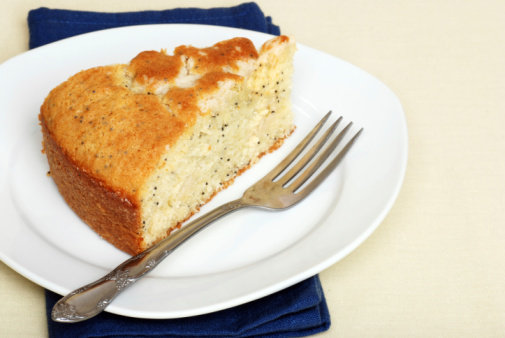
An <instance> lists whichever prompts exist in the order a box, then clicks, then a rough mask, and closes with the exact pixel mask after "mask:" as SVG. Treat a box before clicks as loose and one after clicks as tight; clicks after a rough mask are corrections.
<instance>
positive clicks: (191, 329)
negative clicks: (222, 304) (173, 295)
mask: <svg viewBox="0 0 505 338" xmlns="http://www.w3.org/2000/svg"><path fill="white" fill-rule="evenodd" d="M60 298H61V296H59V295H57V294H55V293H52V292H50V291H46V306H47V317H48V318H50V317H51V310H52V307H53V305H54V304H55V303H56V301H58V299H60ZM329 326H330V318H329V314H328V308H327V306H326V301H325V299H324V294H323V291H322V288H321V283H320V282H319V278H318V277H317V276H315V277H312V278H309V279H307V280H305V281H303V282H300V283H298V284H296V285H294V286H291V287H289V288H287V289H284V290H282V291H279V292H277V293H274V294H272V295H270V296H266V297H264V298H261V299H258V300H255V301H252V302H250V303H247V304H243V305H239V306H236V307H234V308H230V309H226V310H222V311H218V312H213V313H209V314H205V315H200V316H195V317H187V318H176V319H161V320H160V319H138V318H126V317H122V316H118V315H114V314H111V313H107V312H104V313H101V314H100V315H98V316H97V317H94V318H91V319H89V320H87V321H84V322H79V323H73V324H68V323H57V322H54V321H52V320H50V319H48V329H49V336H50V337H58V338H66V337H68V338H79V337H97V338H98V337H107V338H115V337H118V338H119V337H223V338H224V337H303V336H308V335H311V334H316V333H319V332H322V331H325V330H327V329H328V328H329Z"/></svg>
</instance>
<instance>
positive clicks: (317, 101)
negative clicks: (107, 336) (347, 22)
mask: <svg viewBox="0 0 505 338" xmlns="http://www.w3.org/2000/svg"><path fill="white" fill-rule="evenodd" d="M235 36H245V37H248V38H250V39H251V40H253V42H254V43H255V44H256V45H257V46H258V47H259V46H260V45H261V44H262V43H263V42H264V41H266V40H267V39H269V38H270V36H269V35H266V34H261V33H256V32H252V31H246V30H238V29H230V28H223V27H212V26H198V25H150V26H136V27H129V28H120V29H112V30H107V31H101V32H97V33H91V34H86V35H82V36H78V37H74V38H71V39H67V40H64V41H60V42H57V43H54V44H51V45H48V46H44V47H41V48H38V49H35V50H32V51H29V52H26V53H23V54H21V55H19V56H17V57H15V58H13V59H11V60H8V61H7V62H5V63H4V64H2V65H1V66H0V79H2V81H1V82H0V208H1V215H2V220H1V225H0V232H1V233H2V236H0V258H1V259H2V261H3V262H5V264H7V265H9V266H10V267H11V268H13V269H14V270H16V271H18V272H19V273H20V274H22V275H24V276H25V277H26V278H28V279H30V280H32V281H34V282H35V283H37V284H39V285H41V286H43V287H45V288H47V289H50V290H52V291H55V292H57V293H59V294H62V295H63V294H67V293H68V292H70V291H72V290H74V289H76V288H77V287H80V286H82V285H83V284H87V283H89V282H91V281H94V280H95V279H97V278H99V277H101V276H102V275H104V274H106V273H107V272H108V271H109V270H111V269H112V268H114V267H115V266H116V265H118V264H119V263H121V262H122V261H123V260H125V259H126V258H127V255H126V254H124V253H122V252H120V251H118V250H117V249H115V248H114V247H112V246H111V245H109V244H108V243H106V242H105V241H103V240H102V239H100V238H99V237H98V236H97V235H96V234H95V233H94V232H93V231H91V230H90V229H89V228H88V227H87V226H86V225H85V224H84V223H83V222H82V221H81V220H80V219H79V218H77V217H76V216H75V214H74V213H73V212H72V211H71V210H70V209H69V208H68V207H67V205H66V204H65V202H64V201H63V199H62V198H61V196H60V195H59V193H58V191H57V189H56V187H55V185H54V183H53V181H52V179H51V178H50V177H48V176H47V175H46V172H47V171H48V165H47V162H46V158H45V156H44V155H43V154H41V133H40V127H39V125H38V112H39V108H40V105H41V104H42V102H43V100H44V98H45V96H46V95H47V94H48V92H49V91H50V90H51V89H52V88H53V87H55V86H56V85H58V84H59V83H61V82H62V81H64V80H65V79H67V78H68V77H69V76H70V75H72V74H74V73H76V72H78V71H80V70H82V69H86V68H89V67H93V66H98V65H105V64H110V63H119V62H121V63H126V62H128V61H129V60H130V59H131V58H132V57H134V56H135V55H136V54H137V53H138V52H140V51H142V50H150V49H154V50H160V49H162V48H166V49H167V50H168V51H169V52H170V51H171V50H172V48H173V47H175V46H178V45H181V44H192V45H195V46H199V47H204V46H209V45H212V44H214V43H215V42H217V41H220V40H223V39H228V38H232V37H235ZM295 69H296V74H295V77H294V89H293V104H294V111H295V115H296V124H297V127H298V128H297V130H296V132H295V133H294V134H293V135H292V137H291V138H289V139H288V141H287V142H286V143H285V145H284V146H283V147H282V148H281V149H279V150H278V151H277V152H275V153H273V154H270V155H268V156H265V157H264V158H263V159H262V160H261V161H260V163H258V164H257V165H256V166H255V167H253V168H252V169H250V170H249V171H248V172H246V173H245V174H244V175H242V176H240V177H239V178H238V179H237V180H236V181H235V183H234V184H233V185H232V186H231V187H230V188H228V189H227V190H226V191H224V192H222V193H220V194H219V195H218V196H217V197H216V198H214V199H213V200H212V201H211V202H210V203H209V204H207V205H206V206H205V207H204V208H203V210H202V212H205V211H208V210H210V209H211V208H214V207H215V206H217V205H219V204H221V203H224V202H225V201H229V200H231V199H234V198H238V197H240V196H241V194H242V192H243V191H244V190H245V189H246V188H247V187H248V186H249V185H250V184H251V183H253V182H255V181H256V180H257V179H259V178H260V177H262V176H263V175H264V174H265V173H266V172H268V171H269V170H270V169H271V168H272V167H273V166H275V165H276V163H278V162H279V161H280V160H281V159H282V158H283V157H284V156H285V155H286V154H287V153H288V152H289V150H290V149H292V148H293V147H294V146H295V144H297V143H298V142H299V140H301V138H302V137H303V136H304V134H305V133H306V132H307V131H308V130H310V129H311V128H312V125H314V124H315V123H316V121H318V120H319V119H320V118H321V117H322V116H323V115H324V114H325V113H326V112H327V111H329V110H333V111H334V112H335V115H336V116H335V117H334V119H336V117H337V116H338V115H343V116H344V122H349V121H353V122H354V127H353V129H352V130H351V132H352V133H354V132H356V131H357V130H358V129H359V127H364V129H365V131H364V133H363V134H362V136H361V137H360V139H359V140H358V142H357V143H356V145H355V147H354V148H353V149H352V151H351V152H350V153H349V155H348V156H347V157H346V158H345V160H344V162H343V164H342V165H341V166H340V167H339V168H338V169H337V170H336V171H335V172H334V173H333V174H332V175H331V176H330V178H329V179H328V180H327V181H326V182H325V183H324V185H323V186H321V187H320V188H319V189H318V190H317V191H316V192H315V193H314V194H312V195H311V196H310V197H309V198H308V199H306V200H305V201H303V202H302V203H301V204H299V205H298V206H296V207H295V208H291V209H289V210H287V211H282V212H268V211H260V210H254V209H245V210H241V211H238V212H236V213H234V214H232V215H229V216H227V217H225V218H223V219H222V220H220V221H219V222H217V223H216V224H214V225H212V226H211V227H209V228H207V229H206V230H204V231H202V232H201V233H199V234H198V235H197V236H195V237H194V238H193V239H191V241H189V242H188V243H186V244H184V245H183V246H182V247H181V248H180V249H178V250H177V251H176V252H175V253H173V254H172V256H170V257H169V258H168V259H166V260H165V261H164V262H163V263H162V264H161V265H160V266H159V267H158V268H157V269H156V270H155V271H153V273H152V274H150V275H149V276H148V277H146V278H144V279H143V280H141V281H140V282H139V283H138V284H136V285H135V286H133V287H132V288H130V289H128V290H126V291H125V293H123V294H122V295H121V296H119V297H118V298H117V299H116V301H114V303H113V304H112V305H110V306H109V307H108V311H110V312H112V313H116V314H122V315H125V316H132V317H141V318H176V317H184V316H192V315H198V314H203V313H208V312H212V311H217V310H220V309H225V308H229V307H232V306H235V305H239V304H242V303H245V302H248V301H251V300H254V299H257V298H260V297H262V296H266V295H268V294H271V293H273V292H276V291H278V290H281V289H283V288H286V287H288V286H290V285H293V284H295V283H297V282H299V281H302V280H304V279H306V278H308V277H311V276H313V275H314V274H317V273H319V272H320V271H322V270H324V269H326V268H328V267H329V266H331V265H332V264H335V263H336V262H337V261H339V260H340V259H342V258H343V257H344V256H345V255H347V254H348V253H349V252H351V251H352V250H353V249H355V248H356V247H357V246H358V245H359V244H361V243H362V242H363V241H364V240H365V239H366V238H367V237H368V236H369V235H370V234H371V233H372V232H373V231H374V230H375V229H376V227H377V226H378V225H379V224H380V222H381V221H382V220H383V218H384V217H385V215H386V214H387V212H388V211H389V210H390V208H391V207H392V205H393V203H394V201H395V199H396V197H397V195H398V192H399V190H400V186H401V184H402V181H403V177H404V174H405V170H406V163H407V149H408V142H407V129H406V123H405V117H404V113H403V110H402V107H401V104H400V102H399V101H398V99H397V97H396V96H395V95H394V94H393V93H392V92H391V91H390V90H389V89H388V88H387V87H386V86H385V85H384V84H382V83H381V82H380V81H378V80H377V79H375V78H374V77H372V76H370V75H369V74H367V73H366V72H364V71H362V70H360V69H358V68H356V67H354V66H352V65H350V64H349V63H346V62H344V61H342V60H339V59H337V58H335V57H333V56H330V55H327V54H324V53H322V52H319V51H316V50H314V49H311V48H309V47H306V46H302V45H299V46H298V52H297V54H296V57H295ZM349 135H350V134H349ZM349 137H350V136H349Z"/></svg>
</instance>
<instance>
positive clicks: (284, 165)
mask: <svg viewBox="0 0 505 338" xmlns="http://www.w3.org/2000/svg"><path fill="white" fill-rule="evenodd" d="M330 114H331V112H329V113H328V114H326V115H325V116H324V117H323V119H322V120H321V121H320V122H319V123H318V124H317V125H316V126H315V127H314V129H312V131H311V132H310V133H309V134H308V135H307V136H306V137H305V138H304V139H303V140H302V142H300V144H298V146H297V147H296V148H295V149H294V150H293V151H292V152H291V153H290V154H289V155H288V156H287V157H286V158H285V159H284V160H283V161H282V162H281V163H280V164H279V165H278V166H277V167H275V168H274V169H273V170H272V171H271V172H270V173H268V174H267V175H266V176H265V177H263V178H262V179H260V180H259V181H258V182H256V183H255V184H254V185H252V186H251V187H250V188H249V189H247V190H246V191H245V193H244V195H243V196H242V197H241V198H239V199H237V200H234V201H231V202H228V203H225V204H223V205H221V206H220V207H217V208H216V209H214V210H212V211H210V212H208V213H207V214H205V215H203V216H201V217H200V218H198V219H196V220H194V221H192V222H190V223H188V224H187V225H184V226H183V227H182V228H181V229H179V230H178V231H175V232H174V233H173V234H172V235H170V236H169V237H167V238H166V239H165V240H163V241H161V242H159V243H158V244H157V245H155V246H153V247H151V248H150V249H148V250H146V251H144V252H141V253H140V254H138V255H136V256H134V257H132V258H130V259H128V260H127V261H125V262H123V263H122V264H120V265H119V266H118V267H117V268H115V269H114V270H113V271H112V272H110V273H108V274H107V275H106V276H104V277H102V278H100V279H99V280H97V281H95V282H93V283H91V284H88V285H86V286H83V287H81V288H79V289H77V290H75V291H73V292H71V293H69V294H68V295H67V296H65V297H63V298H62V299H60V300H59V301H58V302H57V303H56V304H55V306H54V307H53V310H52V313H51V317H52V319H53V320H55V321H57V322H67V323H72V322H80V321H83V320H86V319H89V318H92V317H94V316H96V315H97V314H99V313H100V312H102V311H103V310H104V309H105V308H106V307H107V306H108V305H109V304H110V303H111V302H112V300H113V299H114V298H115V297H116V296H117V295H119V294H120V293H121V292H122V291H123V290H125V289H126V288H127V287H129V286H131V285H132V284H134V283H135V282H136V281H138V280H139V279H141V278H142V277H143V276H144V275H145V274H147V273H148V272H150V271H152V270H153V269H154V268H155V267H156V266H157V265H158V264H159V263H160V262H161V261H162V260H163V259H165V258H166V257H167V256H168V255H169V254H170V253H172V252H173V251H174V250H175V249H176V248H177V247H178V246H179V245H180V244H182V243H183V242H185V241H186V240H188V239H189V238H190V237H191V236H193V235H194V234H196V233H197V232H198V231H200V230H201V229H203V228H204V227H205V226H207V225H208V224H210V223H212V222H213V221H215V220H217V219H218V218H220V217H222V216H224V215H227V214H229V213H230V212H232V211H235V210H238V209H241V208H244V207H260V208H267V209H285V208H288V207H291V206H293V205H295V204H297V203H298V202H300V201H301V200H302V199H304V198H305V197H307V195H309V194H310V193H311V192H312V191H314V189H315V188H316V187H317V186H318V185H319V184H320V183H321V182H323V181H324V180H325V179H326V177H328V175H329V174H330V173H331V172H332V171H333V170H334V169H335V168H336V167H337V166H338V165H339V164H340V162H341V161H342V159H343V157H344V156H345V155H346V154H347V153H348V151H349V149H351V147H352V145H353V144H354V143H355V141H356V139H357V138H358V137H359V135H360V134H361V132H362V131H363V128H362V129H360V130H359V131H358V132H357V133H356V134H355V135H354V136H353V137H352V138H351V140H350V141H349V142H348V143H347V144H346V145H345V146H344V147H343V148H342V150H341V151H340V152H339V153H338V154H337V155H336V156H335V157H334V158H333V159H332V160H331V162H330V163H329V164H328V165H326V166H325V167H324V169H322V170H321V171H320V172H319V173H318V174H317V175H316V177H315V178H313V179H312V180H311V181H309V182H307V181H308V179H309V178H311V176H313V175H314V173H316V171H318V169H319V168H320V167H321V166H322V165H323V163H324V162H325V161H326V160H327V159H328V157H329V156H330V155H331V154H332V152H333V151H334V150H335V148H337V146H338V145H339V143H340V141H341V140H342V139H343V138H344V136H345V134H346V133H347V131H348V130H349V129H350V128H351V125H352V122H351V123H349V124H348V125H347V126H346V127H345V128H344V129H343V130H342V131H341V132H340V133H339V134H338V135H337V136H336V137H335V138H334V139H333V140H332V141H331V142H330V144H329V145H328V146H327V147H326V148H325V149H324V150H323V151H322V153H321V154H320V155H319V156H318V157H317V158H315V159H314V157H315V156H316V155H317V153H318V152H319V151H320V150H321V149H322V148H323V146H324V145H325V144H326V143H327V142H328V140H329V139H330V137H331V135H332V134H333V133H334V131H335V130H336V129H337V126H338V124H339V123H340V121H341V120H342V117H340V118H339V119H338V120H337V121H336V122H335V123H334V124H333V125H331V126H330V127H329V128H328V129H327V130H326V132H325V133H324V134H323V135H322V137H321V138H320V139H319V140H317V142H316V143H315V144H314V145H313V146H312V148H311V149H310V150H308V151H307V152H306V153H305V155H304V156H303V157H302V159H301V160H300V161H298V162H297V163H294V160H295V159H296V158H297V157H298V156H299V155H300V154H301V153H302V152H303V151H304V150H305V148H306V147H307V145H308V144H309V143H310V142H311V141H312V139H313V138H314V136H315V135H316V134H317V133H318V132H319V131H320V130H321V128H322V126H323V125H324V124H325V122H326V121H327V120H328V119H329V117H330ZM313 159H314V160H313ZM312 160H313V161H312ZM311 161H312V162H311ZM291 164H294V165H293V166H292V167H290V165H291ZM305 167H307V168H306V169H305V170H304V171H303V172H302V170H303V169H304V168H305ZM286 169H289V170H288V171H287V173H285V174H284V175H282V176H281V174H282V173H283V172H284V171H286ZM305 183H307V184H306V185H304V184H305Z"/></svg>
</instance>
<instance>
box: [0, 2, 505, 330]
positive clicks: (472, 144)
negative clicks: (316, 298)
mask: <svg viewBox="0 0 505 338" xmlns="http://www.w3.org/2000/svg"><path fill="white" fill-rule="evenodd" d="M238 3H239V2H237V1H182V0H181V1H166V0H151V1H125V0H109V1H100V0H77V1H72V2H69V1H64V0H53V1H42V0H24V1H14V0H4V1H2V2H1V3H0V62H3V61H5V60H7V59H9V58H10V57H13V56H15V55H17V54H20V53H22V52H24V51H25V50H27V46H28V29H27V25H26V16H27V13H28V11H29V10H30V9H33V8H37V7H40V6H46V7H51V8H66V9H82V10H97V11H132V10H142V9H166V8H168V7H169V6H170V7H181V6H199V7H216V6H232V5H236V4H238ZM257 3H258V4H259V5H260V7H261V8H262V9H263V11H264V12H265V14H266V15H271V16H272V17H273V19H274V22H275V23H276V24H278V25H280V27H281V29H282V32H283V33H285V34H292V35H294V36H296V38H297V40H298V41H299V42H300V43H303V44H305V45H308V46H311V47H314V48H316V49H320V50H322V51H324V52H327V53H330V54H332V55H335V56H337V57H339V58H341V59H344V60H347V61H349V62H351V63H353V64H355V65H357V66H358V67H360V68H362V69H364V70H366V71H367V72H369V73H371V74H373V75H374V76H376V77H377V78H379V79H380V80H381V81H383V82H384V83H386V85H388V86H389V87H390V88H391V89H392V90H393V91H394V92H395V93H396V94H397V95H398V96H399V98H400V100H401V102H402V104H403V107H404V109H405V113H406V119H407V123H408V129H409V161H408V169H407V174H406V177H405V182H404V185H403V188H402V190H401V192H400V195H399V198H398V200H397V202H396V204H395V205H394V207H393V209H392V210H391V212H390V213H389V215H388V216H387V217H386V219H385V220H384V221H383V223H382V224H381V225H380V227H379V228H378V230H377V231H376V232H375V233H374V234H373V235H372V236H371V237H370V238H369V239H368V240H367V241H366V242H365V243H364V244H363V245H361V246H360V247H359V248H358V249H357V250H355V251H354V252H353V253H351V254H350V255H349V256H347V257H346V258H345V259H343V260H342V261H340V262H338V263H337V264H335V265H334V266H332V267H330V268H328V269H327V270H325V271H323V272H322V273H321V279H322V283H323V287H324V289H325V293H326V297H327V300H328V304H329V307H330V312H331V316H332V321H333V323H332V326H331V328H330V330H329V331H327V332H325V333H322V334H320V335H319V336H320V337H375V336H382V337H433V336H438V337H503V336H505V211H504V209H505V208H504V204H505V203H504V202H505V196H504V193H505V156H504V151H505V136H504V135H505V133H504V126H505V100H504V98H505V2H504V1H499V0H497V1H492V0H487V1H477V0H464V1H456V0H453V1H451V0H426V1H394V0H385V1H372V0H361V1H355V0H339V1H334V0H312V1H302V0H296V1H295V0H282V1H267V0H262V1H257ZM1 80H2V81H9V79H1ZM27 95H29V93H27ZM34 254H36V253H34ZM0 299H1V301H0V337H44V336H47V329H46V317H45V312H44V295H43V290H42V288H41V287H39V286H37V285H35V284H33V283H32V282H30V281H28V280H27V279H25V278H23V277H22V276H20V275H19V274H17V273H16V272H14V271H13V270H11V269H10V268H9V267H7V266H6V265H5V264H3V263H0Z"/></svg>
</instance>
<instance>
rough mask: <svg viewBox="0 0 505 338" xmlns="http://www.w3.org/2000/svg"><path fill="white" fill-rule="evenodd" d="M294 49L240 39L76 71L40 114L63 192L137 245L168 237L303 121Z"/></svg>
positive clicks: (132, 248)
mask: <svg viewBox="0 0 505 338" xmlns="http://www.w3.org/2000/svg"><path fill="white" fill-rule="evenodd" d="M294 51H295V43H294V41H293V39H292V38H288V37H286V36H279V37H276V38H273V39H271V40H269V41H267V42H265V44H264V45H263V46H262V47H261V49H260V50H259V52H258V51H257V50H256V48H255V47H254V45H253V43H252V42H251V41H250V40H248V39H246V38H234V39H231V40H227V41H222V42H219V43H217V44H215V45H214V46H212V47H208V48H196V47H192V46H180V47H177V48H176V49H175V50H174V52H173V54H172V55H170V54H168V53H166V52H165V51H164V50H162V51H161V52H157V51H145V52H141V53H140V54H138V55H137V56H136V57H135V58H134V59H133V60H131V62H130V63H129V64H116V65H110V66H103V67H96V68H92V69H88V70H84V71H82V72H80V73H78V74H76V75H74V76H72V77H71V78H69V79H68V80H67V81H65V82H64V83H62V84H61V85H59V86H58V87H56V88H55V89H53V90H52V91H51V92H50V93H49V95H48V96H47V98H46V99H45V101H44V103H43V105H42V107H41V112H40V115H39V119H40V123H41V127H42V134H43V148H44V152H45V154H46V155H47V159H48V162H49V167H50V171H51V176H52V177H53V179H54V181H55V183H56V185H57V187H58V189H59V191H60V193H61V194H62V196H63V197H64V198H65V201H66V202H67V203H68V205H69V206H70V207H71V208H72V209H73V210H74V211H75V212H76V214H77V215H78V216H79V217H80V218H81V219H83V220H84V221H85V222H86V223H87V224H88V225H89V226H90V227H91V228H92V229H93V230H95V231H96V232H97V233H98V234H99V235H100V236H101V237H103V238H104V239H106V240H107V241H108V242H110V243H111V244H113V245H114V246H116V247H117V248H119V249H120V250H123V251H125V252H127V253H129V254H137V253H139V252H141V251H143V250H145V249H147V248H148V247H150V246H152V245H153V244H155V243H156V242H158V241H160V240H161V239H163V238H165V237H166V236H167V235H169V234H170V232H171V231H172V230H173V229H175V228H177V227H178V226H180V224H181V223H182V222H183V221H185V220H187V219H188V218H189V217H190V216H191V215H193V214H194V213H195V212H197V211H198V209H199V208H200V207H201V206H202V205H203V204H204V203H206V202H207V201H209V200H210V199H211V198H212V197H213V196H214V195H215V194H216V193H217V192H219V191H220V190H222V189H223V188H225V187H226V186H227V185H229V184H230V183H231V182H232V181H233V179H234V177H236V176H237V175H238V174H240V173H241V172H242V171H244V170H245V169H247V168H248V167H250V166H251V165H252V164H254V163H255V162H257V161H258V159H259V158H260V157H261V156H262V155H263V154H265V153H267V152H269V151H272V150H274V149H276V148H277V147H279V146H280V145H281V144H282V142H283V140H284V139H285V138H286V137H287V136H289V135H290V134H291V132H292V131H293V130H294V125H293V113H292V110H291V101H290V95H291V78H292V73H293V65H292V60H293V54H294Z"/></svg>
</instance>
